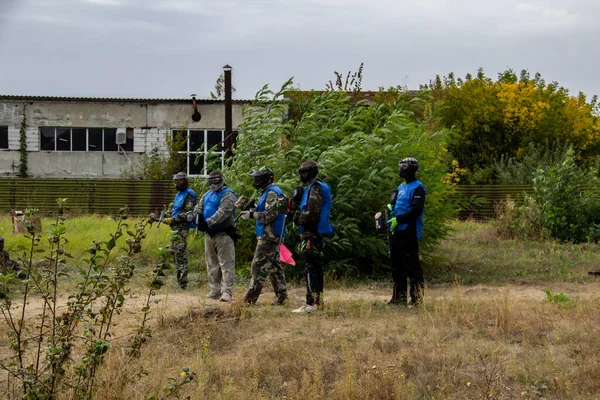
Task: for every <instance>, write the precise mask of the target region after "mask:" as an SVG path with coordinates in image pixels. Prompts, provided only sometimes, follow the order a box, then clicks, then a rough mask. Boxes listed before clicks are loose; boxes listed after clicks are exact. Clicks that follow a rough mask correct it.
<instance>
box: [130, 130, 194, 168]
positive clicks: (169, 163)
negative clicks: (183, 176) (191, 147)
mask: <svg viewBox="0 0 600 400" xmlns="http://www.w3.org/2000/svg"><path fill="white" fill-rule="evenodd" d="M181 130H182V131H185V128H181ZM186 142H187V137H186V136H185V135H171V134H170V132H168V131H167V132H165V144H166V148H167V153H166V154H165V152H164V151H163V150H162V149H161V147H159V146H155V147H154V148H153V149H152V150H151V151H150V154H148V155H145V156H144V158H143V159H142V172H141V175H142V176H143V177H144V178H146V179H152V180H162V179H171V178H172V177H173V175H175V174H176V173H178V172H180V171H185V170H186V168H185V165H186V158H185V154H179V151H180V150H181V149H182V148H184V147H185V144H186Z"/></svg>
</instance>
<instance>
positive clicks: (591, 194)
mask: <svg viewBox="0 0 600 400" xmlns="http://www.w3.org/2000/svg"><path fill="white" fill-rule="evenodd" d="M597 177H598V170H597V169H596V168H595V167H592V168H579V167H578V166H577V165H576V163H575V153H574V151H573V149H572V148H569V150H568V151H567V152H566V154H565V157H564V159H563V161H562V162H561V163H560V164H558V165H556V166H553V167H550V168H547V169H544V168H538V169H537V171H536V172H535V174H534V177H533V188H534V194H533V199H534V200H535V202H536V203H537V205H538V207H539V208H540V210H541V218H542V221H543V225H544V228H545V229H546V230H547V231H548V232H549V233H550V235H551V236H552V237H555V238H557V239H560V240H566V241H573V242H576V243H579V242H585V241H597V240H598V239H599V238H600V225H598V223H599V222H600V197H599V196H598V193H597V192H596V191H595V190H592V189H588V190H582V186H583V185H593V184H595V183H597V182H598V178H597Z"/></svg>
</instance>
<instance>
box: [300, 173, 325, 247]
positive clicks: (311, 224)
mask: <svg viewBox="0 0 600 400" xmlns="http://www.w3.org/2000/svg"><path fill="white" fill-rule="evenodd" d="M321 204H323V191H322V189H321V185H312V187H311V188H310V192H309V193H308V201H307V204H306V210H304V211H301V210H298V211H296V212H295V213H294V217H293V220H294V224H295V225H296V226H302V227H303V228H304V232H303V233H302V239H307V238H310V237H311V236H313V235H318V232H319V231H318V229H317V226H318V224H319V217H320V215H321Z"/></svg>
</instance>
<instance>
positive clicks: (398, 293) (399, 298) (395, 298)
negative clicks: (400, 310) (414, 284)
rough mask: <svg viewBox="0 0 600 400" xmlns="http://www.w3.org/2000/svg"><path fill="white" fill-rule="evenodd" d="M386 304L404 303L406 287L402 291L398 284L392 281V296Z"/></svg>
mask: <svg viewBox="0 0 600 400" xmlns="http://www.w3.org/2000/svg"><path fill="white" fill-rule="evenodd" d="M388 304H406V288H405V289H404V291H403V290H402V288H401V287H400V285H398V284H397V283H394V289H393V291H392V298H391V299H390V301H388Z"/></svg>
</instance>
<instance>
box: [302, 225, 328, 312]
mask: <svg viewBox="0 0 600 400" xmlns="http://www.w3.org/2000/svg"><path fill="white" fill-rule="evenodd" d="M301 249H302V262H303V263H304V274H305V276H306V304H308V305H310V306H314V305H315V304H317V305H318V304H321V297H322V295H323V258H322V256H321V250H322V249H323V238H322V237H321V236H320V235H313V236H312V237H311V238H310V239H306V240H302V244H301Z"/></svg>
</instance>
